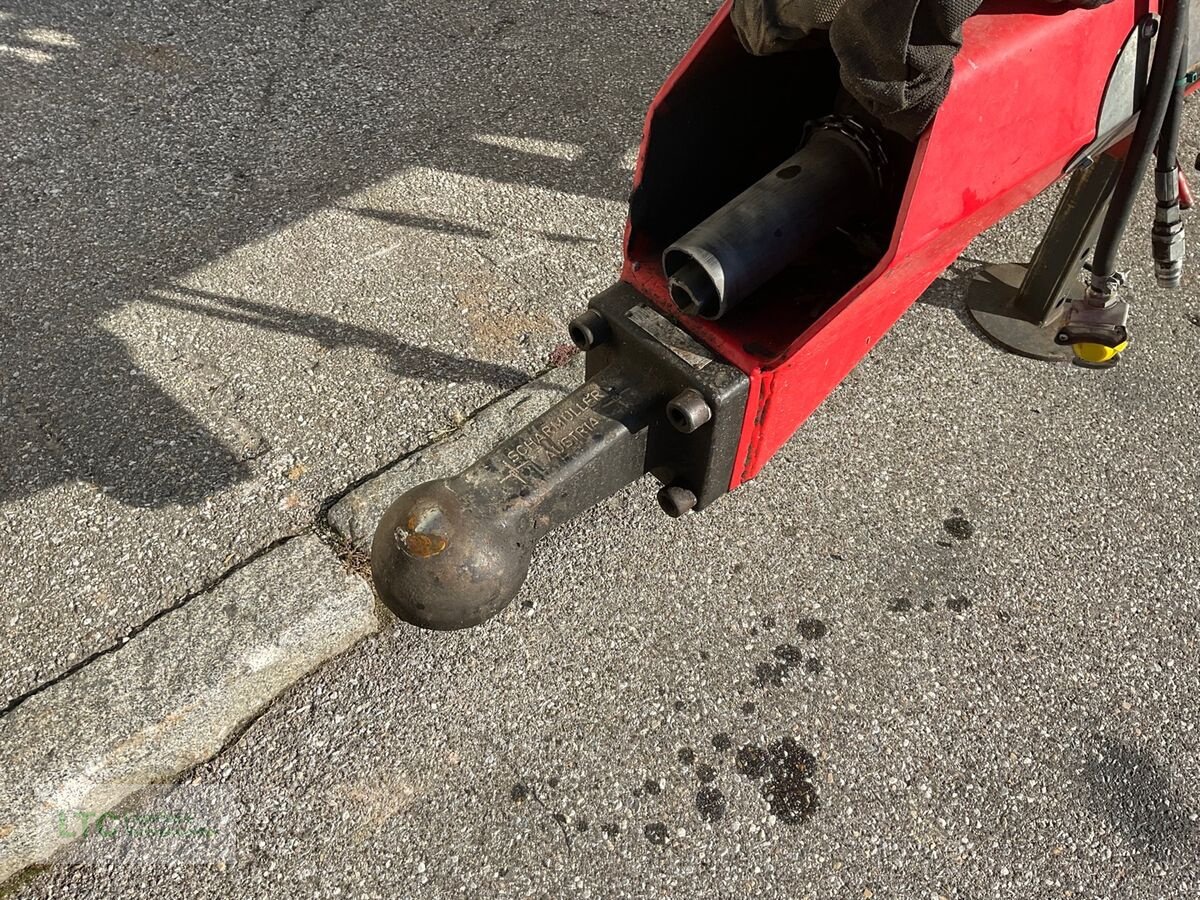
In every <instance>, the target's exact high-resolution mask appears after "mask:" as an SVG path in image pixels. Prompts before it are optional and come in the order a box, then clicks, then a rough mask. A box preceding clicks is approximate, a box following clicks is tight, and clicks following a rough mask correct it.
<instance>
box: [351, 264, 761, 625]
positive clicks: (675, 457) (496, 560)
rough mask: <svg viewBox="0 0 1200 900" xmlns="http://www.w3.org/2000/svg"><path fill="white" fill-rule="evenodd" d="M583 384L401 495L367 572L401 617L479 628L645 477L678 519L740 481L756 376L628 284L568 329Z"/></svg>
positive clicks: (389, 514)
mask: <svg viewBox="0 0 1200 900" xmlns="http://www.w3.org/2000/svg"><path fill="white" fill-rule="evenodd" d="M570 334H571V337H572V340H574V342H575V343H576V345H578V346H579V347H580V349H582V350H585V351H586V352H587V380H586V381H585V382H584V384H583V385H582V386H581V387H579V388H578V389H576V390H575V391H574V392H572V393H571V394H570V395H568V396H567V397H565V398H564V399H563V400H561V401H559V402H558V403H557V404H556V405H555V406H554V407H552V408H551V409H550V410H549V411H548V412H546V413H545V414H544V415H542V416H541V417H540V418H538V419H537V420H536V421H534V422H533V423H531V424H530V425H529V426H527V427H526V428H524V429H522V430H521V431H519V432H517V433H516V434H514V435H512V436H511V437H509V438H507V439H505V440H504V441H502V442H501V443H500V444H499V445H498V446H496V447H495V449H493V450H492V451H491V452H490V453H489V454H487V455H486V456H484V457H483V458H482V459H480V460H479V461H478V462H476V463H475V464H474V465H473V466H471V467H470V468H469V469H467V470H466V471H465V472H463V473H461V474H460V475H457V476H455V477H453V478H448V479H445V480H442V481H432V482H429V483H427V484H423V485H420V486H418V487H415V488H413V489H412V490H410V491H408V492H407V493H405V494H403V495H401V497H400V498H399V499H397V500H396V501H395V502H394V503H393V504H392V506H391V507H390V508H389V509H388V511H387V513H386V514H385V515H384V517H383V519H382V520H381V521H380V523H379V527H378V529H377V531H376V533H375V539H374V543H373V545H372V552H371V571H372V576H373V578H374V581H375V585H376V587H377V588H378V590H379V593H380V596H381V597H382V598H383V601H384V602H385V603H386V604H387V606H388V607H389V608H390V609H391V610H392V611H393V612H395V613H396V615H398V616H399V617H400V618H401V619H404V620H405V621H407V622H410V623H412V624H414V625H419V626H421V627H424V628H433V629H438V630H450V629H458V628H469V627H471V626H473V625H478V624H480V623H481V622H483V621H485V620H486V619H488V618H490V617H491V616H494V615H495V614H496V613H498V612H499V611H500V610H501V609H503V608H504V607H505V606H506V605H507V604H508V603H509V601H511V600H512V599H513V597H514V596H516V594H517V591H518V590H519V589H520V587H521V584H522V583H523V582H524V580H525V576H526V573H527V572H528V571H529V563H530V558H531V556H532V553H533V549H534V546H535V545H536V543H537V541H538V540H539V539H540V538H541V537H542V536H543V535H545V534H546V533H547V532H549V531H550V530H551V529H553V528H554V527H556V526H557V525H560V524H562V523H563V522H565V521H567V520H568V519H570V518H572V517H574V516H575V515H577V514H579V513H581V512H583V511H584V510H586V509H588V508H589V507H591V506H593V505H594V504H596V503H598V502H600V501H601V500H604V499H605V498H607V497H609V496H611V495H613V494H615V493H616V492H617V491H619V490H620V489H621V488H623V487H625V486H626V485H627V484H629V483H631V482H633V481H635V480H636V479H638V478H640V477H641V476H642V475H643V474H645V473H647V472H649V473H651V474H653V475H654V476H655V477H656V478H657V479H658V480H659V481H661V482H662V484H663V488H662V490H661V491H660V492H659V503H660V504H661V505H662V507H663V509H664V511H666V512H667V513H668V514H669V515H672V516H681V515H684V514H685V513H687V512H689V511H691V510H693V509H694V510H701V509H704V508H705V507H706V506H708V505H709V504H710V503H712V502H713V501H714V500H716V499H717V498H718V497H719V496H721V495H722V494H724V493H725V492H726V491H727V490H728V489H729V485H730V480H731V477H732V473H733V461H734V456H735V451H736V449H737V443H738V440H739V438H740V435H741V427H742V422H743V417H744V414H745V409H746V398H747V392H748V385H749V381H748V379H747V377H746V376H745V375H744V374H743V373H742V372H740V371H739V370H737V369H735V368H733V367H732V366H730V365H728V364H726V363H724V362H721V361H720V360H717V359H715V358H714V357H713V355H712V354H711V353H710V352H709V351H708V350H706V349H705V348H704V347H702V346H701V345H700V344H698V343H696V341H694V340H693V339H692V338H691V337H690V336H688V335H687V334H686V333H685V332H683V331H682V330H680V329H679V328H678V327H676V326H675V325H674V324H672V323H671V322H670V321H669V320H668V319H666V318H664V317H663V316H662V315H660V314H659V313H658V312H656V311H655V310H654V309H653V308H652V307H651V306H650V305H649V304H648V303H647V302H646V301H645V299H644V298H643V297H642V296H641V295H640V294H639V293H638V292H637V291H636V290H634V289H633V288H631V287H629V286H628V285H625V284H617V285H616V286H614V287H612V288H610V289H609V290H607V291H605V292H604V293H603V294H601V295H599V296H598V297H596V298H595V299H593V300H592V302H591V304H590V307H589V309H588V311H587V312H585V313H583V314H582V315H581V316H579V317H578V318H577V319H575V321H574V322H572V323H571V326H570Z"/></svg>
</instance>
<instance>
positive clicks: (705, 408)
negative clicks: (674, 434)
mask: <svg viewBox="0 0 1200 900" xmlns="http://www.w3.org/2000/svg"><path fill="white" fill-rule="evenodd" d="M711 418H712V408H711V407H710V406H709V405H708V401H707V400H705V399H704V395H703V394H701V393H700V392H699V391H698V390H696V389H695V388H688V389H687V390H686V391H683V392H682V393H680V394H679V395H678V396H676V397H675V399H674V400H672V401H671V402H670V403H668V404H667V419H668V420H669V421H670V423H671V424H672V425H674V426H675V429H676V430H677V431H682V432H683V433H684V434H691V433H692V432H693V431H695V430H696V429H697V428H700V427H701V426H702V425H704V424H706V423H707V422H708V420H709V419H711Z"/></svg>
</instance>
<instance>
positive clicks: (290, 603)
mask: <svg viewBox="0 0 1200 900" xmlns="http://www.w3.org/2000/svg"><path fill="white" fill-rule="evenodd" d="M378 628H379V621H378V617H377V615H376V607H375V597H374V593H373V592H372V590H371V588H370V586H369V585H368V584H367V583H366V582H365V581H363V579H362V578H361V577H359V576H358V575H354V574H350V573H348V572H347V571H346V570H345V568H344V566H343V565H342V564H341V562H340V561H339V560H338V559H337V558H336V557H335V556H334V555H333V554H332V553H331V552H330V550H329V548H328V547H327V546H326V545H325V544H324V543H323V542H322V541H321V540H320V539H318V538H317V537H315V536H312V535H308V536H304V537H299V538H296V539H294V540H291V541H288V542H287V543H285V544H283V545H282V546H280V547H277V548H275V549H274V550H272V551H271V552H269V553H267V554H265V555H264V556H262V557H260V558H259V559H257V560H255V561H254V562H252V563H251V564H250V565H248V566H246V567H245V568H243V569H240V570H238V571H237V572H235V573H233V574H232V575H230V576H229V577H228V578H226V579H225V580H224V581H222V582H221V583H220V584H219V585H217V586H216V587H214V588H213V589H212V590H211V591H209V592H208V593H205V594H202V595H200V596H198V597H195V598H193V599H192V600H191V601H190V602H188V603H187V604H186V605H185V606H183V607H181V608H180V609H177V610H174V611H172V612H171V613H169V614H167V615H165V616H163V617H162V618H161V619H159V620H158V621H156V622H154V623H153V624H151V625H150V626H148V627H147V628H146V630H145V631H143V632H141V633H140V634H138V635H137V636H136V637H135V638H133V639H132V640H130V641H129V642H128V643H127V644H126V645H125V646H124V647H122V648H121V649H119V650H117V651H115V652H113V653H110V654H107V655H105V656H101V657H99V658H97V659H95V660H93V661H92V662H91V663H89V664H88V665H87V666H85V667H84V668H82V669H80V670H79V671H78V672H76V673H74V674H73V675H71V676H70V677H68V678H66V679H64V680H62V681H60V682H58V683H57V684H53V685H51V686H50V687H48V688H46V689H45V690H43V691H41V692H39V693H37V694H35V695H33V696H32V697H30V698H29V699H28V700H26V701H25V702H24V703H22V704H21V705H20V706H18V707H17V708H16V709H14V710H13V711H12V712H10V713H8V714H7V715H6V716H5V717H4V718H3V719H0V759H3V760H4V767H3V769H2V770H0V883H2V882H4V881H5V880H7V879H8V878H10V877H11V876H13V875H14V874H16V873H17V872H19V871H20V870H21V869H23V868H25V867H27V866H30V865H34V864H37V863H42V862H45V861H47V860H49V859H50V857H51V856H53V855H54V853H55V852H57V851H58V850H60V849H61V848H62V847H64V846H65V845H67V844H69V843H71V840H72V838H71V837H67V836H64V834H63V830H62V829H61V828H59V827H57V825H56V823H57V822H58V821H59V815H60V814H62V813H72V812H77V811H86V813H89V814H95V815H99V814H102V813H104V812H107V811H109V810H111V809H112V808H113V807H115V806H117V805H118V804H119V803H121V802H122V801H123V800H125V799H126V798H127V797H129V796H130V795H132V794H134V793H136V792H137V791H138V790H139V789H140V787H141V786H144V785H148V784H155V783H161V782H165V781H169V780H171V779H172V778H174V777H175V776H177V775H179V774H180V773H181V772H184V771H186V770H187V769H189V768H191V767H193V766H195V765H197V764H198V763H200V762H203V761H204V760H206V759H209V758H210V757H212V756H213V755H215V754H216V753H217V752H218V751H220V749H221V748H222V747H223V746H224V745H225V743H226V742H227V741H228V740H229V739H230V738H231V737H232V736H233V735H234V734H236V733H237V731H238V729H239V728H240V727H242V726H243V725H244V724H245V723H246V722H248V721H250V720H251V719H252V718H253V717H254V716H256V715H257V714H258V713H260V712H261V711H262V710H263V709H264V708H265V707H266V706H267V704H269V703H270V702H271V700H273V699H274V698H275V697H276V696H278V695H279V694H280V693H281V692H282V691H284V690H285V689H286V688H287V687H289V686H290V685H292V684H294V683H295V682H296V681H298V680H299V679H301V678H303V677H304V676H305V675H307V674H308V673H310V672H311V671H313V670H314V669H315V668H317V666H319V665H320V664H321V663H323V662H325V661H327V660H329V659H330V658H332V657H334V656H336V655H338V654H340V653H342V652H343V651H345V650H346V649H348V648H349V647H351V646H353V645H354V644H355V643H357V642H358V641H359V640H360V639H362V638H363V637H366V636H367V635H369V634H371V633H372V632H374V631H376V630H377V629H378Z"/></svg>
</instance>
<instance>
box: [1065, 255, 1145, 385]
mask: <svg viewBox="0 0 1200 900" xmlns="http://www.w3.org/2000/svg"><path fill="white" fill-rule="evenodd" d="M1124 283H1125V278H1124V276H1123V275H1121V274H1116V275H1112V276H1109V277H1107V278H1103V279H1102V278H1099V277H1098V276H1095V275H1094V276H1093V277H1092V280H1091V283H1090V284H1089V285H1088V288H1087V290H1086V291H1085V293H1084V295H1083V297H1081V298H1079V299H1077V300H1075V301H1073V302H1072V303H1071V305H1070V306H1069V307H1068V309H1067V313H1066V316H1065V318H1064V320H1063V325H1062V327H1061V328H1060V329H1059V331H1058V334H1057V335H1055V338H1054V340H1055V341H1056V342H1057V343H1059V344H1063V345H1070V347H1071V349H1072V350H1073V351H1074V352H1075V358H1076V360H1077V361H1078V362H1079V363H1081V364H1083V365H1086V366H1092V367H1096V368H1108V367H1110V366H1115V365H1116V364H1117V363H1118V362H1120V361H1121V354H1122V353H1124V352H1125V348H1127V347H1128V346H1129V327H1128V326H1129V303H1128V301H1127V300H1125V299H1124V298H1122V297H1120V296H1119V295H1118V291H1119V290H1120V288H1121V287H1122V286H1123V285H1124Z"/></svg>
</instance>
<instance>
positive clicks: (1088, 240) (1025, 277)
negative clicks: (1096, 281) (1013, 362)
mask: <svg viewBox="0 0 1200 900" xmlns="http://www.w3.org/2000/svg"><path fill="white" fill-rule="evenodd" d="M1120 171H1121V160H1119V159H1116V158H1114V157H1112V156H1108V155H1102V156H1100V158H1099V159H1097V160H1096V161H1095V162H1094V163H1092V165H1090V166H1088V167H1087V168H1086V169H1081V170H1079V171H1078V172H1076V173H1075V174H1074V175H1073V176H1072V177H1071V182H1070V184H1069V185H1068V186H1067V190H1066V193H1064V194H1063V197H1062V200H1060V201H1059V204H1058V209H1057V210H1055V213H1054V218H1053V220H1052V221H1051V222H1050V227H1049V228H1048V229H1047V231H1046V234H1045V236H1044V237H1043V238H1042V242H1041V244H1040V245H1039V246H1038V249H1037V252H1036V253H1034V255H1033V260H1032V261H1031V262H1030V263H1029V265H1024V264H1022V263H1004V264H1001V265H995V266H988V267H987V268H985V269H983V270H982V271H981V272H979V273H978V274H977V275H976V276H975V278H974V280H973V281H972V283H971V286H970V287H969V288H968V289H967V309H968V310H970V312H971V317H972V318H974V319H975V321H976V323H978V325H979V327H980V328H982V329H983V330H984V331H985V332H987V334H988V335H989V336H990V337H991V338H992V339H993V340H995V341H996V342H997V343H999V344H1000V345H1002V346H1004V347H1006V348H1008V349H1009V350H1012V351H1013V352H1014V353H1019V354H1021V355H1022V356H1030V357H1033V358H1034V359H1044V360H1051V361H1055V362H1066V361H1069V360H1071V359H1073V358H1074V354H1073V352H1072V350H1071V348H1070V347H1069V346H1067V347H1064V346H1062V345H1060V344H1056V343H1055V341H1054V336H1055V335H1056V334H1057V333H1058V330H1059V327H1060V326H1061V324H1062V322H1061V320H1062V317H1063V313H1064V311H1065V310H1066V307H1067V302H1068V301H1069V300H1073V299H1075V298H1077V297H1081V296H1082V295H1083V288H1084V285H1083V282H1082V280H1081V279H1080V277H1079V273H1080V268H1081V267H1082V265H1083V262H1084V260H1085V258H1086V257H1087V255H1088V254H1089V253H1090V252H1091V250H1092V246H1093V244H1094V243H1095V241H1096V235H1097V233H1098V231H1099V229H1100V222H1101V220H1102V218H1103V215H1104V210H1105V207H1106V206H1107V205H1108V200H1109V197H1111V196H1112V192H1113V188H1114V187H1115V186H1116V181H1117V176H1118V175H1119V174H1120Z"/></svg>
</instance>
